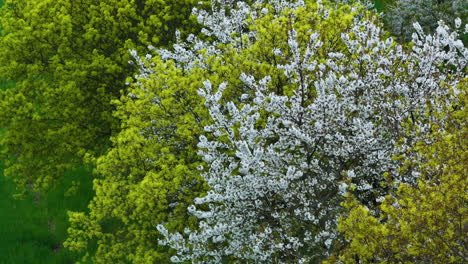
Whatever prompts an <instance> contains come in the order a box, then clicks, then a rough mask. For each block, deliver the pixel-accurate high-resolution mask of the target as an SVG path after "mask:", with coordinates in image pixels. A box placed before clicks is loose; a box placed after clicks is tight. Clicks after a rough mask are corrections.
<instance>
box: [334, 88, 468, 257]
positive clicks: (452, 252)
mask: <svg viewBox="0 0 468 264" xmlns="http://www.w3.org/2000/svg"><path fill="white" fill-rule="evenodd" d="M467 85H468V82H467V80H465V81H464V83H462V84H461V85H460V87H459V88H460V90H461V91H460V92H461V93H460V95H459V96H458V98H459V101H457V102H453V104H452V105H451V106H449V107H447V108H446V109H444V110H445V111H444V112H441V113H439V117H440V120H444V119H447V120H448V121H447V122H446V123H445V124H443V125H441V124H438V123H437V122H435V123H433V124H432V127H431V129H432V131H433V133H432V134H431V136H430V138H429V140H428V142H431V143H427V142H425V143H423V142H418V143H417V144H416V145H415V147H414V150H415V151H416V152H417V153H418V154H419V155H420V157H421V159H417V160H407V161H406V166H405V167H403V168H402V169H403V170H408V169H411V168H415V167H416V168H418V169H417V171H418V172H419V173H421V177H420V179H419V180H418V182H417V185H414V186H412V185H409V184H403V183H402V184H400V186H399V188H398V191H396V192H395V193H392V194H390V195H388V196H386V197H385V199H384V200H383V202H382V204H381V206H380V211H379V212H378V213H377V212H376V211H371V210H369V209H368V208H366V207H365V206H363V205H362V204H360V203H359V202H357V201H356V200H355V199H354V198H353V197H352V196H351V195H350V196H348V200H347V201H346V203H344V205H345V208H346V210H347V213H346V215H345V216H344V217H343V218H342V219H341V220H340V224H339V230H340V231H341V232H343V234H344V236H345V237H346V239H347V240H348V242H349V244H348V246H347V248H346V249H344V250H343V251H342V252H341V253H340V256H339V257H336V258H333V259H331V260H330V262H331V263H335V262H339V263H343V262H344V263H466V261H467V260H468V255H467V249H466V245H467V243H468V240H467V237H466V234H467V232H468V229H467V228H468V209H467V207H466V205H467V202H468V195H467V192H466V190H467V188H468V178H467V177H466V176H467V175H468V167H467V166H466V164H468V152H467V149H468V124H467V120H468V119H467V118H468V109H467V108H466V105H467V103H468V93H467V92H468V90H467V87H468V86H467Z"/></svg>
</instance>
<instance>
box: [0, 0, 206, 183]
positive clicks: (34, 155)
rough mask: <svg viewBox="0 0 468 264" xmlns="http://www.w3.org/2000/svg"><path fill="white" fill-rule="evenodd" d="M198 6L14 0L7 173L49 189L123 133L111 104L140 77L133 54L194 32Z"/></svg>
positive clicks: (0, 48)
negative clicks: (132, 62)
mask: <svg viewBox="0 0 468 264" xmlns="http://www.w3.org/2000/svg"><path fill="white" fill-rule="evenodd" d="M197 2H198V1H155V0H148V1H143V0H125V1H116V0H105V1H101V0H100V1H96V0H85V1H79V2H77V1H71V0H59V1H55V0H39V1H36V0H34V1H31V0H9V1H5V4H4V6H3V7H2V8H1V16H0V28H1V37H0V72H1V77H2V78H5V79H8V80H11V81H13V82H14V87H12V88H11V89H7V90H5V91H1V93H0V126H1V127H2V128H4V129H5V130H6V134H5V135H4V136H3V137H2V146H3V149H2V152H1V156H2V159H3V160H5V161H6V165H7V168H6V170H5V174H6V175H9V176H13V177H15V179H16V181H17V183H18V184H19V185H20V186H23V187H24V186H30V187H33V188H35V189H47V188H48V187H49V186H50V185H51V184H53V182H54V180H55V179H56V178H59V177H60V176H61V175H63V173H64V171H65V170H66V169H68V168H71V167H73V166H76V164H77V163H78V164H79V163H80V162H81V160H82V159H83V157H85V156H86V155H88V156H90V157H94V156H98V155H99V154H100V153H103V151H104V150H105V149H106V148H107V147H108V146H109V138H110V136H111V135H112V134H114V133H117V132H118V131H119V130H120V125H119V122H118V119H116V118H114V117H113V114H112V112H113V110H114V109H115V107H114V106H113V105H112V104H111V100H113V99H116V98H118V97H119V96H120V95H121V92H122V91H124V90H125V89H126V85H125V80H126V78H127V77H129V76H132V74H133V73H134V72H136V68H135V67H134V66H132V65H129V63H128V61H129V60H131V58H132V57H131V55H130V53H129V49H137V50H142V49H146V48H145V46H147V45H149V44H151V45H153V46H164V45H168V44H169V43H172V42H173V41H174V40H175V34H174V33H175V31H176V29H180V30H181V31H182V32H184V31H185V30H188V29H193V28H196V23H193V20H191V19H190V14H191V9H192V7H193V6H195V5H196V4H197Z"/></svg>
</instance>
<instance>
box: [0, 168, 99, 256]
mask: <svg viewBox="0 0 468 264" xmlns="http://www.w3.org/2000/svg"><path fill="white" fill-rule="evenodd" d="M73 181H76V182H80V183H81V184H80V185H78V186H76V189H75V190H76V192H75V193H74V194H73V195H69V193H68V194H67V191H68V190H69V189H70V187H72V186H74V185H73ZM15 193H17V191H16V186H15V184H14V183H13V182H12V181H11V180H10V179H8V178H5V177H4V176H3V175H0V196H1V199H0V264H12V263H15V264H21V263H25V264H29V263H32V264H42V263H44V264H49V263H74V262H76V261H77V260H79V257H80V256H79V255H77V254H76V253H73V252H70V251H68V250H67V249H65V248H63V245H62V243H63V241H64V240H65V239H66V236H67V228H68V217H67V211H68V210H77V211H78V210H79V211H86V207H87V204H88V202H89V200H90V199H91V198H92V196H93V191H92V176H91V173H90V172H89V171H87V170H84V169H77V170H75V171H72V172H69V173H68V174H67V175H66V176H65V177H64V180H63V181H62V182H60V183H59V184H58V185H57V186H56V188H54V189H53V190H51V191H50V192H48V193H47V195H45V196H44V197H43V198H41V199H38V197H36V196H35V195H33V194H28V195H26V197H25V198H24V199H22V200H18V199H14V198H13V197H12V195H13V194H15Z"/></svg>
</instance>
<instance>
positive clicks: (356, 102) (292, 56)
mask: <svg viewBox="0 0 468 264" xmlns="http://www.w3.org/2000/svg"><path fill="white" fill-rule="evenodd" d="M269 3H270V4H273V6H275V7H276V10H277V12H278V15H280V14H281V10H282V8H284V7H285V6H287V7H288V8H295V5H294V4H290V2H289V1H279V0H278V1H269ZM297 3H298V4H301V1H298V2H297ZM262 4H263V1H255V3H254V4H251V5H249V4H247V3H245V2H240V1H221V0H219V1H213V10H211V12H207V11H203V10H195V11H194V12H195V13H196V14H197V15H198V17H199V21H200V22H201V23H203V25H204V26H205V27H206V28H205V30H204V31H203V32H204V33H205V34H207V35H208V36H214V37H215V39H216V41H214V42H215V43H213V42H212V43H208V42H204V41H200V40H198V39H196V38H195V37H194V36H191V37H190V38H189V40H188V42H186V43H182V42H181V43H180V44H177V45H176V46H175V50H174V51H161V50H159V51H158V52H159V53H160V55H161V56H162V57H163V58H164V59H173V60H175V61H176V62H178V63H180V67H187V65H189V64H190V63H192V62H193V61H197V62H196V63H194V64H192V65H191V66H190V67H195V66H197V65H198V66H200V65H203V57H200V56H199V54H200V53H199V51H200V50H212V52H213V53H212V54H218V55H220V56H222V50H221V49H218V48H216V47H217V44H219V43H223V44H226V43H228V44H232V46H233V47H234V48H237V49H241V48H245V47H247V46H248V45H250V44H249V43H247V44H246V43H243V44H242V45H240V46H239V45H238V44H239V43H240V41H241V39H243V38H244V37H243V36H247V39H249V40H250V41H252V42H253V41H255V37H254V33H252V34H250V32H248V31H246V30H247V24H248V23H249V21H250V20H251V19H253V18H255V17H256V16H258V15H259V14H261V12H266V11H262V10H263V9H262V8H261V6H262ZM455 24H456V25H457V27H460V26H461V25H460V24H461V22H460V21H459V20H457V21H456V23H455ZM415 29H416V32H415V33H414V34H413V43H414V45H413V47H412V49H411V50H408V49H406V48H404V47H402V46H400V45H399V44H398V43H396V42H395V41H393V39H391V38H385V37H383V35H384V32H383V30H382V29H381V28H380V27H379V26H377V25H375V24H374V23H372V22H371V21H366V20H356V21H355V23H354V26H353V27H352V28H351V29H350V30H349V32H345V33H343V34H342V36H341V37H342V40H343V41H344V43H345V46H346V49H345V50H344V51H343V50H337V51H332V52H329V53H328V55H326V58H325V59H324V58H323V56H322V57H321V58H320V59H318V55H317V53H318V50H319V49H320V47H321V46H322V45H323V43H321V41H320V40H319V39H320V38H319V37H320V36H319V34H318V33H313V32H312V33H311V34H310V38H309V41H308V42H307V43H302V42H301V41H300V40H299V38H298V37H297V32H295V31H294V30H291V31H290V34H289V40H288V47H289V49H288V50H281V49H279V48H277V49H275V50H274V53H275V55H276V56H282V57H283V58H284V59H285V60H286V61H287V62H288V63H285V64H283V65H280V66H278V68H279V69H281V70H282V71H283V73H284V74H285V76H286V77H287V78H288V80H289V83H288V84H287V85H289V86H294V87H295V90H294V93H293V95H291V96H285V95H280V94H275V93H274V92H271V89H270V86H269V85H270V80H271V77H270V76H265V77H264V78H262V79H260V80H257V79H255V78H254V77H252V76H251V75H249V73H244V74H242V75H241V76H239V78H240V79H241V81H242V82H243V83H244V84H245V85H246V86H247V87H249V89H250V91H251V92H250V93H248V94H245V95H243V96H242V98H241V99H242V100H241V101H242V103H235V102H227V103H226V102H224V101H223V100H222V97H223V91H224V90H225V89H226V87H227V86H228V85H229V84H228V83H226V82H225V83H222V84H221V85H220V86H219V87H216V88H215V87H212V84H211V82H210V81H209V80H207V81H205V83H204V87H202V88H201V89H200V91H199V93H200V95H201V96H203V97H204V98H205V100H206V106H207V107H208V109H209V113H210V116H211V118H212V121H213V123H212V124H211V125H210V126H207V127H205V131H206V133H207V134H208V135H209V137H206V136H201V137H200V143H199V145H198V147H199V149H200V150H199V154H200V156H201V157H202V159H203V160H204V161H205V162H206V164H207V165H208V166H207V168H202V171H203V173H202V176H203V178H204V179H205V181H206V183H207V184H208V186H209V187H210V188H211V190H210V191H209V192H208V193H207V194H206V195H205V196H203V197H199V198H197V199H196V200H195V204H194V205H192V206H191V207H189V211H190V212H191V213H192V214H193V215H195V216H196V217H197V218H198V219H199V228H198V229H197V230H189V229H186V230H185V233H184V234H179V233H176V234H171V233H169V232H168V231H167V230H166V229H165V227H164V226H163V225H162V224H161V225H159V226H158V230H159V231H160V232H161V234H162V235H163V236H164V237H165V240H162V241H160V243H161V244H164V245H168V246H170V247H172V248H173V249H175V250H176V251H177V255H176V256H173V258H172V261H173V262H184V261H191V262H192V263H223V261H231V262H242V263H310V262H316V261H319V260H320V259H323V258H324V257H326V256H327V255H328V254H329V252H330V251H331V250H332V249H333V244H334V241H336V240H337V239H339V237H338V234H337V231H336V221H337V217H338V215H339V210H340V207H339V203H340V202H341V201H342V195H341V194H343V193H345V192H346V191H347V185H346V184H345V178H348V179H351V181H352V183H353V184H354V185H355V186H356V192H358V197H359V198H360V199H361V200H362V201H363V202H364V203H366V204H368V205H369V206H372V205H373V203H374V202H375V201H376V199H377V201H378V200H379V199H381V196H382V195H384V194H385V190H384V189H382V188H381V187H380V182H381V181H382V180H383V174H384V173H385V172H390V173H392V174H393V175H395V177H397V180H398V181H405V182H412V181H414V177H415V175H412V174H410V175H399V174H398V171H397V168H398V167H399V164H398V163H397V162H396V161H394V160H393V159H392V157H393V156H394V155H397V154H399V153H400V152H401V151H402V148H401V147H397V144H396V141H398V140H400V139H401V138H404V139H405V141H404V144H403V149H404V148H405V147H410V145H411V144H412V142H414V141H416V140H423V139H424V135H425V134H427V133H429V128H428V125H427V124H428V122H429V121H430V119H431V115H430V114H428V113H430V111H437V110H441V109H442V106H443V104H444V103H446V102H448V101H450V100H453V98H452V97H451V93H450V89H448V87H451V88H453V89H455V88H454V87H456V86H457V84H458V83H459V82H460V80H461V79H463V78H464V77H465V73H466V66H467V61H468V50H467V49H466V48H465V47H464V45H463V43H462V41H460V40H459V39H458V38H459V33H457V32H452V31H450V29H449V28H448V27H447V26H446V25H444V24H443V23H440V25H439V27H438V28H437V30H436V33H435V34H433V35H426V34H425V33H424V32H423V31H422V29H421V27H420V26H419V24H415ZM236 36H237V37H236ZM285 54H288V55H285ZM142 65H143V64H142ZM142 67H143V68H144V67H146V66H144V65H143V66H142ZM143 72H144V71H143ZM455 92H456V90H455ZM404 122H412V123H413V124H415V125H417V126H418V127H419V129H420V130H419V131H418V133H413V134H411V133H407V131H404V128H403V126H402V124H403V123H404Z"/></svg>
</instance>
